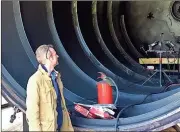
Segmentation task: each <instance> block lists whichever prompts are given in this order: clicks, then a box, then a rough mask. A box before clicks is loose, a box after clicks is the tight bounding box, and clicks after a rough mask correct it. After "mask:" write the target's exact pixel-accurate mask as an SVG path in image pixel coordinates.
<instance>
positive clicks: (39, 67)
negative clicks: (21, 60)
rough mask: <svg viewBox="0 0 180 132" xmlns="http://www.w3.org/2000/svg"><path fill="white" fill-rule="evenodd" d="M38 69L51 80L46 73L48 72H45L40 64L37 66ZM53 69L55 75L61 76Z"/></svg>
mask: <svg viewBox="0 0 180 132" xmlns="http://www.w3.org/2000/svg"><path fill="white" fill-rule="evenodd" d="M38 71H40V72H41V73H42V74H43V75H44V76H45V77H46V79H47V80H51V78H50V76H49V75H48V72H46V71H45V70H44V69H43V67H42V66H41V65H40V64H39V66H38ZM53 71H54V72H55V73H56V75H57V76H59V77H60V76H61V75H60V73H59V72H58V71H56V70H55V69H54V70H53Z"/></svg>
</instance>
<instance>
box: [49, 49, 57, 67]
mask: <svg viewBox="0 0 180 132" xmlns="http://www.w3.org/2000/svg"><path fill="white" fill-rule="evenodd" d="M49 51H50V52H51V56H50V58H49V61H50V62H51V64H52V65H53V66H54V67H55V66H56V65H58V64H59V63H58V58H59V56H58V55H57V54H56V51H55V50H54V49H53V48H49Z"/></svg>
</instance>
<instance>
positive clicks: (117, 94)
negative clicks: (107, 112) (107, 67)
mask: <svg viewBox="0 0 180 132" xmlns="http://www.w3.org/2000/svg"><path fill="white" fill-rule="evenodd" d="M108 79H109V80H111V81H112V83H113V84H114V86H115V88H116V99H115V101H114V105H115V106H117V102H118V99H119V90H118V87H117V85H116V83H115V82H114V80H113V79H112V78H110V77H108Z"/></svg>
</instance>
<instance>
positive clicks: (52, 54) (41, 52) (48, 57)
mask: <svg viewBox="0 0 180 132" xmlns="http://www.w3.org/2000/svg"><path fill="white" fill-rule="evenodd" d="M58 57H59V56H58V55H57V54H56V51H55V50H54V48H53V46H52V45H45V44H44V45H41V46H39V47H38V48H37V50H36V59H37V61H38V62H39V63H40V64H44V65H46V64H47V65H50V66H53V67H55V66H56V65H58Z"/></svg>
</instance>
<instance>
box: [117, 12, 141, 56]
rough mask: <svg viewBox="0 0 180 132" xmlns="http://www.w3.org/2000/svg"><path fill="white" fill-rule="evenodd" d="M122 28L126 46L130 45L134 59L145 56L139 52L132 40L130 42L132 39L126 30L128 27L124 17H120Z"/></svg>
mask: <svg viewBox="0 0 180 132" xmlns="http://www.w3.org/2000/svg"><path fill="white" fill-rule="evenodd" d="M120 27H121V30H122V34H123V37H124V40H125V42H126V44H127V45H128V47H129V49H130V50H131V52H132V53H133V55H134V57H135V58H142V57H143V55H141V54H140V53H139V52H138V51H137V49H136V48H135V47H134V45H133V43H132V42H131V40H130V38H129V36H128V33H127V30H126V25H125V22H124V15H121V17H120Z"/></svg>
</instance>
